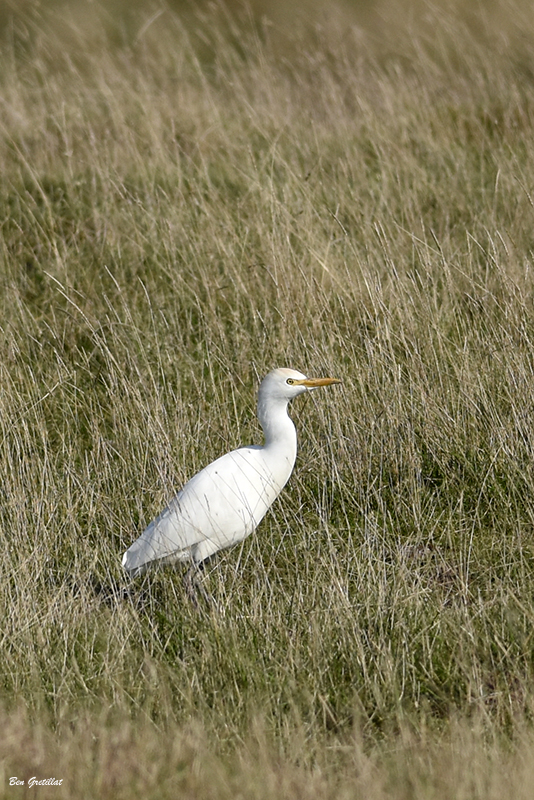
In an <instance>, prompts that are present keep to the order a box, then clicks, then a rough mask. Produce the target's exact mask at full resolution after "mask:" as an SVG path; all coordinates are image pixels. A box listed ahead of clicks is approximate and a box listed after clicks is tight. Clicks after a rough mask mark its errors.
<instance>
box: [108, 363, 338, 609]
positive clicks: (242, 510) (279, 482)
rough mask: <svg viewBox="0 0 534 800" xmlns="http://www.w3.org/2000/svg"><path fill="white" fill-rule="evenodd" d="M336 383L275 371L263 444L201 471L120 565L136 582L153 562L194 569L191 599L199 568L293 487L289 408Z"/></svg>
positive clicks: (189, 580)
mask: <svg viewBox="0 0 534 800" xmlns="http://www.w3.org/2000/svg"><path fill="white" fill-rule="evenodd" d="M333 383H341V381H339V380H337V379H336V378H307V377H306V376H305V375H303V374H302V373H301V372H297V371H295V370H293V369H275V370H273V371H272V372H270V373H269V374H268V375H267V376H266V377H265V378H264V379H263V381H262V382H261V385H260V389H259V392H258V419H259V421H260V424H261V427H262V428H263V433H264V435H265V444H264V445H263V446H259V445H251V446H250V447H240V448H239V449H238V450H232V452H230V453H226V455H224V456H221V457H220V458H218V459H217V460H216V461H213V462H212V463H211V464H209V465H208V466H207V467H205V468H204V469H203V470H201V471H200V472H198V473H197V474H196V475H195V476H194V477H193V478H191V480H190V481H188V482H187V483H186V484H185V486H184V487H183V489H182V490H181V491H180V492H179V493H178V494H177V495H176V497H174V499H173V500H172V501H171V502H170V503H169V505H168V506H167V508H165V510H164V511H163V512H162V513H161V514H160V515H159V516H158V517H157V518H156V519H155V520H153V521H152V522H151V523H150V525H149V526H148V527H147V528H146V530H145V531H144V532H143V533H142V534H141V536H139V538H138V539H136V541H135V542H134V543H133V544H132V545H131V547H130V548H129V549H128V550H127V551H126V552H125V553H124V556H123V559H122V566H123V567H124V568H125V569H126V570H127V571H128V572H129V573H130V574H132V575H136V574H140V573H142V572H144V571H145V570H146V569H147V568H148V567H149V566H150V565H151V564H152V563H153V562H157V563H164V564H165V563H167V564H169V563H171V564H173V563H176V562H178V561H189V562H192V567H191V569H190V570H189V571H188V573H187V575H186V587H187V590H188V593H189V595H190V596H191V598H192V599H193V600H194V599H195V592H194V576H195V573H196V571H197V569H198V567H199V565H200V564H201V563H202V562H203V561H204V560H205V559H207V558H209V557H210V556H212V555H213V554H214V553H216V552H217V551H218V550H222V549H224V548H226V547H230V546H231V545H233V544H236V543H237V542H240V541H242V540H243V539H244V538H245V537H247V536H248V535H249V534H251V533H252V531H253V530H254V529H255V528H256V527H257V526H258V525H259V523H260V522H261V520H262V519H263V517H264V516H265V514H266V513H267V511H268V509H269V508H270V506H271V505H272V503H273V502H274V500H275V499H276V497H278V495H279V494H280V492H281V491H282V489H283V488H284V486H285V485H286V483H287V481H288V480H289V476H290V475H291V473H292V471H293V467H294V464H295V459H296V457H297V432H296V430H295V426H294V424H293V422H292V420H291V419H290V418H289V416H288V413H287V406H288V403H289V402H290V400H293V398H295V397H297V396H298V395H299V394H303V393H304V392H308V391H310V390H311V389H316V388H318V387H319V386H329V385H330V384H333Z"/></svg>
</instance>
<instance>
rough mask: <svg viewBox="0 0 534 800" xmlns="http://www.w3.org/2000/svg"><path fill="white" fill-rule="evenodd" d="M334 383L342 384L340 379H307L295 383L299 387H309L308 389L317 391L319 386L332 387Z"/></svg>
mask: <svg viewBox="0 0 534 800" xmlns="http://www.w3.org/2000/svg"><path fill="white" fill-rule="evenodd" d="M333 383H341V381H340V380H339V379H338V378H306V379H305V380H303V381H295V384H296V385H297V386H307V388H308V389H317V388H318V387H319V386H331V385H332V384H333Z"/></svg>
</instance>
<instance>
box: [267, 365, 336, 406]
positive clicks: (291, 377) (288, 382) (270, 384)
mask: <svg viewBox="0 0 534 800" xmlns="http://www.w3.org/2000/svg"><path fill="white" fill-rule="evenodd" d="M333 383H341V381H340V380H338V379H337V378H307V377H306V375H303V374H302V372H297V370H295V369H286V368H280V369H274V370H273V371H272V372H269V374H268V375H266V376H265V378H264V379H263V380H262V382H261V385H260V397H263V398H265V399H267V398H273V399H275V398H276V399H279V400H285V401H287V402H289V401H290V400H292V399H293V398H294V397H297V396H298V395H299V394H303V393H304V392H309V391H311V390H312V389H318V388H319V387H320V386H330V385H331V384H333Z"/></svg>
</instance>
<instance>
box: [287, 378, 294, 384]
mask: <svg viewBox="0 0 534 800" xmlns="http://www.w3.org/2000/svg"><path fill="white" fill-rule="evenodd" d="M286 383H287V384H289V386H293V384H294V383H295V381H294V380H293V378H288V379H287V381H286Z"/></svg>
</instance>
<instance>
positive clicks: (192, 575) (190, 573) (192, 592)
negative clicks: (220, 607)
mask: <svg viewBox="0 0 534 800" xmlns="http://www.w3.org/2000/svg"><path fill="white" fill-rule="evenodd" d="M200 568H201V565H199V564H195V563H193V564H192V566H191V567H190V568H189V569H188V570H187V572H186V573H185V577H184V585H185V591H186V593H187V596H188V597H189V599H190V600H191V602H192V603H193V605H194V607H195V608H196V609H197V610H198V609H199V603H198V596H199V595H200V596H201V597H202V599H203V601H204V602H205V603H206V605H208V606H210V607H212V608H213V607H215V606H216V603H215V600H214V599H213V597H212V596H211V595H210V594H209V592H207V591H206V590H205V588H204V587H203V586H202V583H201V582H200V581H199V579H198V573H199V569H200Z"/></svg>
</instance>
